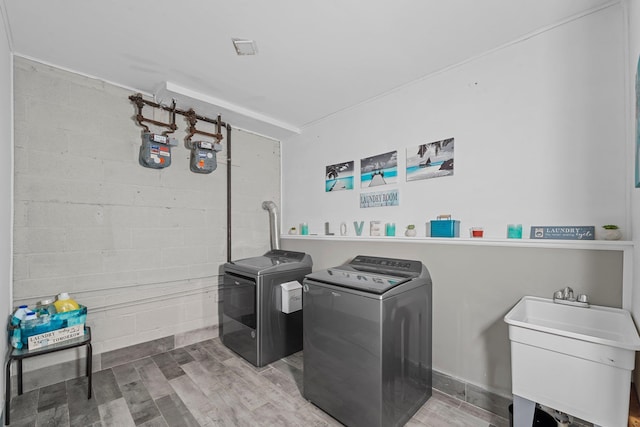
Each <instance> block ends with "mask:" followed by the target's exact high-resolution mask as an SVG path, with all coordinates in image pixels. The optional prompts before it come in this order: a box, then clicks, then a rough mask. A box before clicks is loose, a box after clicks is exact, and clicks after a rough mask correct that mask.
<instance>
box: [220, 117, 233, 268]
mask: <svg viewBox="0 0 640 427" xmlns="http://www.w3.org/2000/svg"><path fill="white" fill-rule="evenodd" d="M218 123H220V116H218ZM224 126H225V127H226V128H227V262H231V125H229V124H226V125H224Z"/></svg>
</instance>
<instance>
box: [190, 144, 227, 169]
mask: <svg viewBox="0 0 640 427" xmlns="http://www.w3.org/2000/svg"><path fill="white" fill-rule="evenodd" d="M221 150H222V145H220V144H218V143H217V142H207V141H194V142H193V143H192V146H191V162H190V169H191V172H195V173H211V172H213V171H214V170H216V168H217V167H218V162H217V160H216V152H218V151H221Z"/></svg>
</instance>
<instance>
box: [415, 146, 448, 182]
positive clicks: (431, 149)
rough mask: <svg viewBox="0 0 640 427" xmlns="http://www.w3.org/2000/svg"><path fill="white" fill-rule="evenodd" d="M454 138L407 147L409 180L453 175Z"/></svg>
mask: <svg viewBox="0 0 640 427" xmlns="http://www.w3.org/2000/svg"><path fill="white" fill-rule="evenodd" d="M453 139H454V138H449V139H443V140H442V141H435V142H430V143H428V144H420V145H418V146H414V147H409V148H407V181H417V180H419V179H429V178H437V177H440V176H449V175H453Z"/></svg>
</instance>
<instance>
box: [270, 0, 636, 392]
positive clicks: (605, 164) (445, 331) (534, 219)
mask: <svg viewBox="0 0 640 427" xmlns="http://www.w3.org/2000/svg"><path fill="white" fill-rule="evenodd" d="M623 9H624V7H623V5H622V4H614V5H612V6H610V7H608V8H606V9H604V10H601V11H599V12H596V13H593V14H590V15H587V16H584V17H580V18H578V19H575V20H572V21H569V22H566V23H564V24H562V25H559V26H557V27H555V28H549V29H547V31H543V32H540V33H539V34H536V35H533V36H532V37H529V38H524V39H523V40H520V41H517V42H514V43H513V44H510V45H508V46H505V47H503V48H501V49H497V50H495V51H493V52H490V53H488V54H486V55H484V56H482V57H480V58H476V59H473V60H470V61H468V62H466V63H464V64H460V65H459V66H457V67H452V68H451V69H448V70H443V71H442V72H441V73H439V74H437V75H433V76H429V77H426V78H425V79H423V80H422V81H419V82H415V83H413V84H410V85H407V86H406V87H403V88H400V89H398V90H397V91H394V92H392V93H389V94H386V95H384V96H381V97H379V98H377V99H374V100H371V101H370V102H367V103H365V104H362V105H360V106H357V107H355V108H352V109H350V110H347V111H343V112H341V113H338V114H336V115H334V116H331V117H328V118H327V119H325V120H324V121H322V122H319V123H317V124H314V125H312V126H310V127H308V128H306V129H305V130H304V132H303V133H302V135H300V136H297V137H294V138H291V139H290V140H287V141H285V142H284V143H283V154H282V156H283V185H282V188H283V200H284V207H283V214H282V217H283V228H284V229H285V230H286V229H288V228H289V227H291V226H295V225H297V224H299V223H301V222H303V221H304V222H308V223H309V227H310V232H311V233H319V234H323V231H324V230H323V227H324V222H325V221H330V222H331V224H332V228H333V231H334V232H336V231H337V230H338V224H339V223H340V222H342V221H345V222H347V224H348V225H349V235H350V236H354V231H353V226H352V221H354V220H363V221H370V220H381V221H383V222H388V221H394V222H396V223H397V224H398V228H399V230H398V233H401V232H402V230H403V229H404V226H405V225H407V224H409V223H415V224H417V226H418V229H419V234H420V235H422V236H424V235H425V223H426V222H427V221H428V220H430V219H435V217H436V216H437V215H438V214H442V213H450V214H452V215H453V216H454V218H456V219H459V220H461V221H462V230H463V231H462V233H463V235H464V233H465V230H466V229H467V228H468V227H471V226H483V227H484V228H485V232H486V235H487V237H496V238H502V237H505V234H506V224H507V223H512V222H517V223H522V224H523V225H524V227H525V234H526V235H528V228H529V226H531V225H536V224H537V225H553V224H555V225H568V224H573V225H595V226H600V225H603V224H606V223H615V224H619V225H620V226H621V227H622V228H623V232H624V235H625V238H626V239H631V238H632V233H631V222H632V218H631V213H630V212H629V208H628V183H629V175H628V168H627V164H628V163H629V160H628V154H629V150H628V139H627V135H628V133H627V129H626V124H627V119H626V114H627V111H628V107H627V100H628V96H627V94H626V93H625V90H626V86H627V85H626V81H625V76H626V74H627V70H626V66H627V61H626V57H627V53H626V52H625V49H626V46H627V42H626V32H625V24H624V10H623ZM636 39H638V37H636ZM413 54H416V53H415V52H414V53H413ZM424 54H428V52H425V53H424ZM449 137H454V138H455V174H454V176H452V177H445V178H437V179H432V180H427V181H413V182H405V175H404V173H403V172H401V173H400V175H399V182H398V183H397V184H395V185H390V186H387V187H385V188H397V189H398V190H399V193H400V205H399V206H398V207H383V208H369V209H360V208H359V194H360V193H361V190H360V189H356V190H354V191H341V192H336V193H325V191H324V174H325V166H327V165H331V164H335V163H339V162H344V161H349V160H355V161H356V171H358V168H359V160H360V159H361V158H363V157H367V156H372V155H376V154H380V153H384V152H387V151H391V150H398V158H399V169H400V170H403V168H404V159H405V149H406V147H410V146H411V147H413V146H416V145H418V144H421V143H428V142H431V141H436V140H440V139H444V138H449ZM356 182H359V181H358V180H356ZM382 188H383V187H377V188H376V191H377V190H379V189H382ZM636 196H637V195H636ZM636 199H637V197H636ZM635 203H636V206H637V204H638V200H635ZM637 210H638V209H636V211H637ZM635 213H636V216H637V212H635ZM635 221H637V220H635ZM365 230H368V228H367V227H365ZM364 234H365V235H367V234H368V231H365V233H364ZM636 234H637V233H636ZM636 239H637V237H636ZM283 247H284V248H287V249H298V250H305V249H307V250H309V251H310V252H311V253H312V254H313V256H314V269H321V268H327V267H330V266H331V264H332V263H335V264H337V263H342V262H345V261H347V260H348V259H349V258H350V257H352V256H355V255H356V254H357V253H364V254H372V255H386V256H396V257H399V258H402V257H406V258H412V259H420V260H422V261H423V262H424V263H425V264H426V265H427V266H428V267H429V268H430V270H431V271H432V275H433V280H434V307H435V308H434V319H435V321H434V331H433V335H434V369H437V370H439V371H441V372H445V373H447V374H449V375H452V376H454V377H457V378H459V379H462V380H464V381H467V382H470V383H472V384H476V385H478V386H480V387H482V388H485V389H488V390H491V391H495V392H497V393H499V394H504V395H507V396H508V395H509V393H510V378H511V377H510V366H509V360H510V359H509V346H508V335H507V328H506V326H505V325H504V322H503V321H502V317H503V316H504V315H505V314H506V312H507V311H508V309H509V308H510V307H511V306H513V305H514V304H515V303H516V302H517V301H518V300H519V299H520V298H521V297H522V296H524V295H537V296H542V297H551V295H552V292H553V290H557V289H559V288H561V287H564V286H566V285H571V286H572V287H573V288H574V289H576V290H577V291H578V292H587V293H589V294H591V296H592V302H593V303H595V304H600V305H609V306H618V307H620V306H621V304H622V301H621V295H622V288H621V285H622V283H621V281H622V265H623V263H622V261H623V260H622V253H621V252H608V251H598V250H590V249H589V250H567V251H565V250H560V251H559V250H557V249H546V248H540V247H538V248H531V247H529V248H521V247H515V246H514V247H513V248H510V247H509V246H499V247H489V246H475V245H469V246H464V245H458V246H455V245H451V246H450V245H438V244H434V243H432V242H430V241H428V240H422V242H421V243H418V242H415V243H414V242H407V241H406V240H405V241H402V242H400V241H396V242H394V241H393V240H391V239H389V240H388V241H382V242H379V241H371V240H363V241H362V243H360V242H358V241H355V242H354V241H346V242H341V241H340V240H339V239H335V240H332V239H331V238H327V239H322V238H315V239H314V238H308V239H304V238H301V237H298V238H291V239H285V240H284V241H283ZM594 249H595V248H594ZM356 251H357V253H356ZM637 265H638V262H637V261H636V266H637ZM532 267H533V268H532ZM636 276H637V275H636ZM636 280H637V279H636Z"/></svg>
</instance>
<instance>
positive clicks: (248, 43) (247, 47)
mask: <svg viewBox="0 0 640 427" xmlns="http://www.w3.org/2000/svg"><path fill="white" fill-rule="evenodd" d="M231 40H232V41H233V46H234V47H235V48H236V53H237V54H238V55H239V56H243V55H255V54H256V53H257V52H258V49H257V48H256V42H254V41H253V40H245V39H231Z"/></svg>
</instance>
